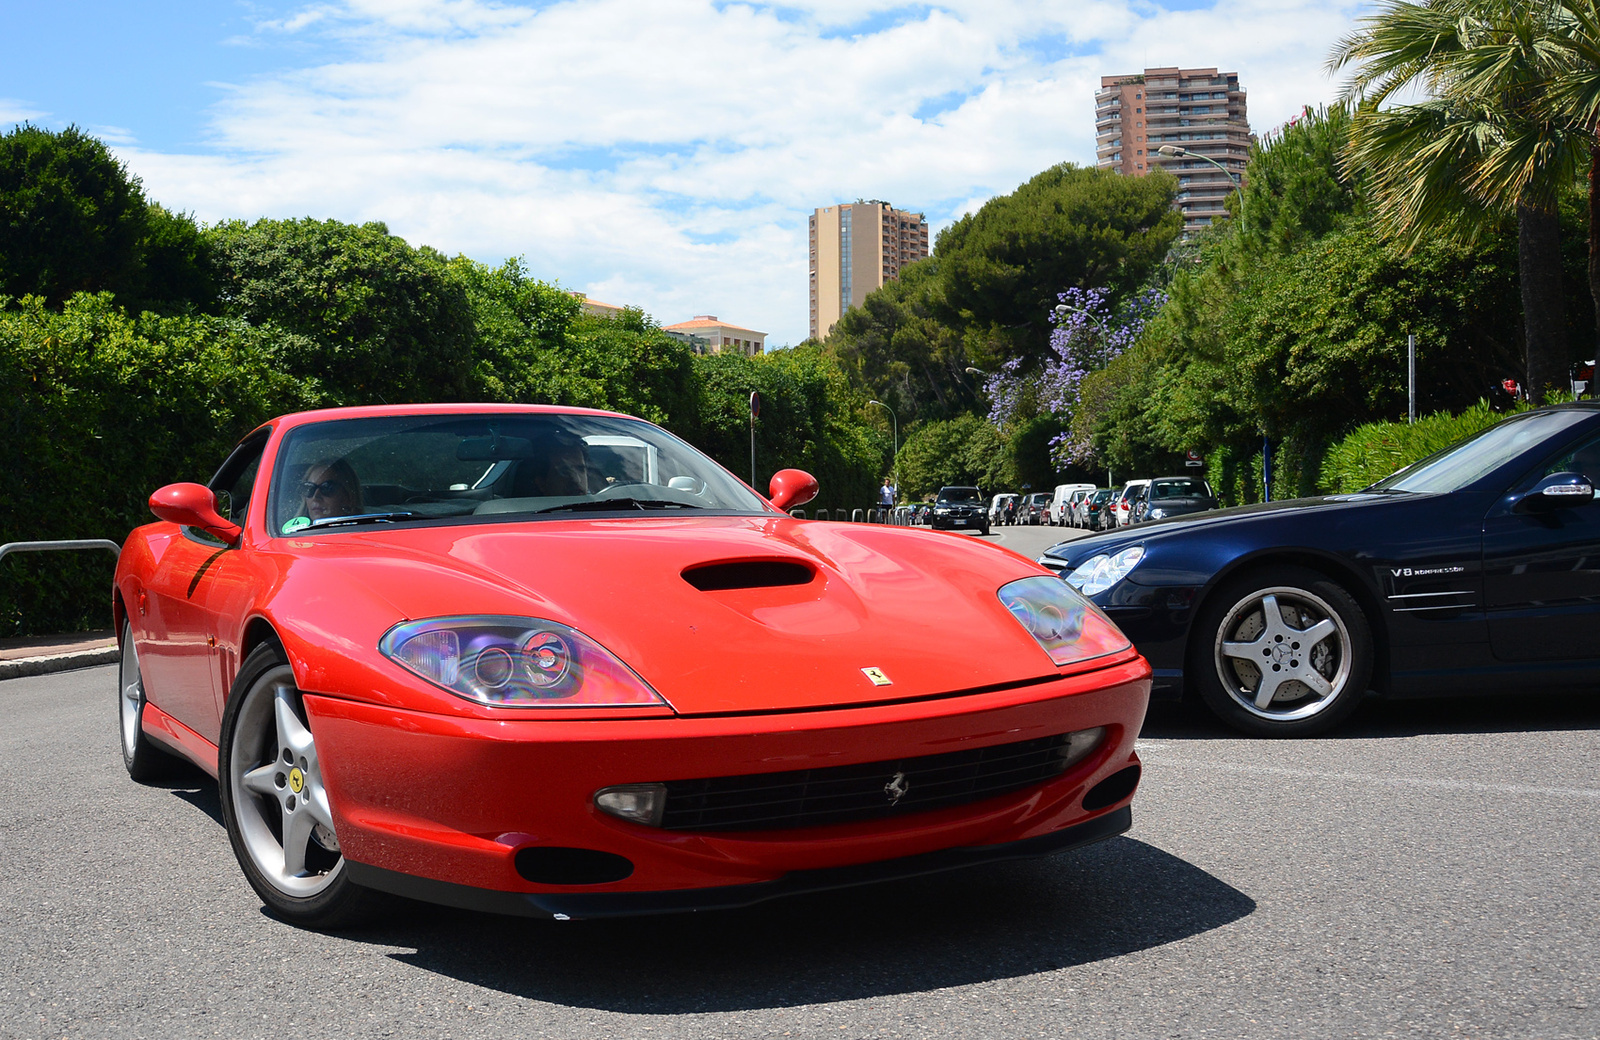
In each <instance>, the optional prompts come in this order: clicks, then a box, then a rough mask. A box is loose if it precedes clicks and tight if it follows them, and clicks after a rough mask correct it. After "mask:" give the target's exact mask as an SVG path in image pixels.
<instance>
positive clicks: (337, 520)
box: [308, 512, 420, 527]
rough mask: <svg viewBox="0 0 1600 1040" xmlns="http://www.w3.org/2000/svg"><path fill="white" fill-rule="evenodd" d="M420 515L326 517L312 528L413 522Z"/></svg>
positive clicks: (404, 513) (363, 514)
mask: <svg viewBox="0 0 1600 1040" xmlns="http://www.w3.org/2000/svg"><path fill="white" fill-rule="evenodd" d="M418 515H420V514H417V513H410V512H395V513H357V514H356V515H354V516H325V517H323V518H322V519H321V520H313V521H311V523H310V524H309V525H308V526H310V527H341V526H344V525H346V524H349V525H352V526H354V525H356V524H392V523H394V522H395V521H397V520H411V519H413V518H415V517H417V516H418Z"/></svg>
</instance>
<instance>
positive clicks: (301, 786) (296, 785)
mask: <svg viewBox="0 0 1600 1040" xmlns="http://www.w3.org/2000/svg"><path fill="white" fill-rule="evenodd" d="M305 788H306V775H305V774H304V773H302V772H300V770H298V769H291V770H289V790H291V791H293V792H294V793H295V794H299V793H300V792H301V791H304V790H305Z"/></svg>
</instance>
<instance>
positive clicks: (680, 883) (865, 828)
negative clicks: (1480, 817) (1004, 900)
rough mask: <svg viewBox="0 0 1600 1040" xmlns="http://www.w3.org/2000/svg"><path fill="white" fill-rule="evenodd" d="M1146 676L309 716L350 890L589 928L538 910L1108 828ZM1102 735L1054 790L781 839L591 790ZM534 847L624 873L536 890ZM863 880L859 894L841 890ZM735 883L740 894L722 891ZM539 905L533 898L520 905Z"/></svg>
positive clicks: (349, 710) (794, 883)
mask: <svg viewBox="0 0 1600 1040" xmlns="http://www.w3.org/2000/svg"><path fill="white" fill-rule="evenodd" d="M1149 674H1150V673H1149V667H1148V665H1147V664H1146V663H1145V662H1144V660H1143V659H1141V658H1138V657H1132V658H1130V659H1127V660H1124V661H1122V662H1121V663H1118V664H1114V665H1111V666H1108V667H1104V668H1100V669H1097V670H1094V671H1090V672H1086V673H1082V674H1077V675H1069V676H1064V677H1061V678H1058V679H1053V680H1048V681H1046V682H1043V683H1039V684H1036V685H1029V686H1024V687H1020V688H1013V689H1007V690H1001V691H995V692H989V693H980V694H971V695H964V696H952V697H946V698H935V699H929V700H921V701H915V702H909V703H898V704H886V705H878V706H872V707H860V708H850V709H839V710H822V711H813V712H795V713H784V714H771V715H749V716H709V717H679V718H663V719H618V720H570V721H565V720H559V719H556V720H544V719H537V720H536V719H529V718H527V717H526V716H520V715H519V716H512V715H511V713H509V712H508V713H507V714H508V717H507V718H506V719H504V720H499V719H491V720H483V719H473V718H463V717H454V716H442V715H433V714H426V713H421V712H409V711H403V710H399V709H395V708H392V707H382V706H378V705H373V704H369V703H365V702H357V701H351V700H345V699H341V698H338V697H332V696H327V695H322V694H313V693H307V694H306V696H305V705H306V710H307V712H308V714H309V715H310V720H311V725H312V729H313V731H314V732H315V733H316V737H317V747H318V753H319V757H320V758H321V760H322V768H323V774H324V780H325V782H326V784H327V787H328V793H329V800H330V803H331V805H332V808H333V812H334V825H335V830H336V832H337V833H338V835H339V840H340V844H341V846H342V848H343V851H344V855H345V858H346V861H347V864H348V867H349V869H350V870H351V876H352V877H353V878H355V879H357V880H358V881H361V882H362V883H364V884H369V885H371V886H372V887H377V888H389V889H395V888H397V887H399V888H405V887H406V886H410V888H411V889H412V890H418V891H416V892H415V894H418V895H419V896H421V897H422V898H434V899H437V901H440V902H446V903H455V904H457V905H460V903H461V899H462V898H463V897H461V896H460V895H459V893H458V894H457V896H454V897H451V898H446V896H447V895H449V893H450V892H451V891H452V887H454V888H465V889H469V890H472V889H477V890H484V891H487V892H488V893H491V894H492V897H491V896H482V897H473V898H476V899H480V901H481V900H482V899H489V900H490V901H492V902H497V903H500V904H504V905H506V906H512V905H515V906H524V905H525V907H531V908H532V909H526V908H525V909H523V910H520V911H517V912H522V913H545V912H549V913H568V914H569V916H580V914H575V913H572V910H573V909H574V908H579V907H584V908H587V907H589V905H590V902H593V900H591V901H590V902H585V901H584V900H578V901H576V902H571V901H568V902H562V901H560V900H556V901H554V902H552V901H551V900H549V899H544V898H543V897H545V896H552V897H553V896H556V895H561V896H563V897H567V896H576V895H584V896H598V895H601V894H604V895H606V896H607V897H611V896H616V895H622V894H630V895H629V898H628V899H620V900H610V901H609V902H608V900H606V899H602V900H599V902H598V903H596V904H595V905H600V904H605V905H610V906H616V907H629V906H638V907H642V908H643V909H637V910H632V909H621V910H606V911H601V910H595V909H583V910H582V912H581V915H582V916H592V915H594V914H596V913H601V912H606V913H635V912H651V908H658V909H674V908H678V909H690V908H694V907H699V906H721V905H743V903H744V902H754V901H759V900H760V899H767V898H771V897H772V896H773V895H779V894H785V893H786V892H788V891H791V890H793V891H809V890H814V889H816V888H818V887H837V886H838V885H839V884H856V883H861V882H862V881H867V880H872V879H873V877H874V876H876V875H874V874H873V872H872V870H869V869H867V868H868V867H869V865H872V864H885V863H887V862H889V861H904V860H908V859H914V858H916V857H923V856H928V855H930V854H934V853H950V855H948V856H945V857H944V859H941V860H938V862H947V861H948V863H949V865H950V866H959V865H961V864H962V863H963V862H967V861H973V862H978V861H981V860H982V859H983V858H985V855H986V854H984V855H980V854H979V853H978V852H973V851H967V852H960V853H952V852H951V850H963V849H965V850H972V849H982V848H983V847H995V846H1005V845H1010V844H1012V843H1015V842H1026V841H1029V840H1031V839H1043V838H1046V837H1049V836H1051V835H1054V834H1056V833H1057V832H1061V831H1064V830H1066V829H1068V828H1075V827H1077V826H1079V825H1081V824H1086V823H1088V822H1089V821H1090V820H1091V819H1097V818H1099V817H1103V816H1106V815H1107V814H1108V813H1111V812H1115V811H1116V810H1118V809H1120V808H1123V807H1125V806H1126V804H1127V802H1128V799H1129V798H1130V797H1131V795H1132V790H1131V788H1130V789H1129V791H1128V792H1127V794H1126V796H1124V797H1121V798H1119V799H1117V800H1116V801H1115V802H1114V803H1111V804H1105V805H1098V804H1096V805H1094V807H1093V808H1090V809H1085V808H1084V805H1083V802H1084V798H1085V795H1086V794H1088V792H1090V790H1091V789H1093V788H1095V787H1096V786H1097V785H1099V784H1101V783H1102V782H1103V781H1106V780H1108V779H1109V778H1111V777H1112V776H1113V775H1114V774H1117V773H1119V772H1120V771H1122V770H1124V769H1127V768H1128V767H1130V766H1135V767H1136V766H1137V763H1138V759H1137V757H1136V756H1135V755H1134V752H1133V742H1134V738H1135V737H1136V736H1137V734H1138V732H1139V728H1140V725H1141V724H1142V722H1143V719H1144V712H1145V708H1146V705H1147V703H1148V699H1149V689H1150V680H1149ZM1095 726H1104V727H1106V730H1107V732H1106V736H1105V738H1104V739H1103V741H1102V743H1101V744H1100V746H1099V747H1097V748H1096V749H1095V751H1093V752H1092V753H1091V754H1090V755H1089V756H1088V758H1086V759H1085V760H1084V761H1083V762H1080V763H1078V764H1076V765H1075V766H1073V767H1072V768H1071V769H1069V770H1068V771H1067V772H1065V773H1063V774H1061V775H1060V776H1059V777H1056V778H1054V779H1052V780H1049V781H1046V782H1044V783H1041V784H1039V785H1036V786H1033V787H1029V788H1025V789H1023V790H1021V791H1016V792H1012V793H1008V794H1002V795H998V796H995V797H991V798H988V799H985V800H983V801H979V802H975V803H971V804H968V805H963V806H956V807H951V808H945V809H935V810H928V811H923V812H914V813H913V812H907V813H905V814H903V815H897V816H893V817H889V818H884V819H878V820H871V821H860V822H854V823H845V824H838V825H833V826H825V827H811V828H804V829H796V830H783V831H756V832H714V833H700V832H692V831H667V830H663V829H661V828H656V827H649V826H645V825H643V824H635V823H630V822H626V821H624V820H621V819H617V818H615V817H612V816H609V815H607V814H605V813H602V812H600V811H599V810H597V809H596V808H595V807H594V805H593V801H592V800H593V796H594V792H595V791H597V790H599V789H601V788H604V787H610V786H614V785H618V784H631V783H658V782H666V781H672V780H680V779H693V778H697V777H711V776H731V775H743V774H748V773H764V772H784V771H790V770H797V769H811V768H826V767H831V766H841V765H849V764H853V763H863V762H881V761H884V760H887V759H896V758H913V757H920V756H924V755H932V754H939V753H944V752H949V751H953V750H965V749H968V748H981V747H986V746H991V745H999V744H1008V743H1012V742H1015V741H1020V740H1029V739H1034V738H1040V737H1046V736H1050V735H1053V734H1057V733H1063V732H1069V731H1074V730H1080V729H1089V728H1092V727H1095ZM1102 790H1104V788H1102ZM1124 829H1125V825H1124ZM1085 833H1087V832H1085ZM1102 836H1109V835H1102ZM1046 844H1047V843H1046ZM541 847H549V848H558V849H578V850H593V851H595V852H598V853H603V854H605V855H609V856H616V857H623V858H625V859H626V860H627V861H628V862H629V863H630V864H631V866H632V870H631V873H629V874H628V876H626V877H625V878H622V879H620V880H616V881H610V882H606V883H601V884H587V885H549V884H538V883H534V882H531V881H529V880H527V879H525V878H524V877H523V876H522V874H521V873H519V872H518V870H517V866H516V860H517V853H518V852H519V851H521V850H525V849H530V848H541ZM1046 851H1048V850H1046ZM1015 854H1018V855H1021V854H1032V853H1021V852H1018V853H1015ZM974 857H976V858H974ZM1002 858H1004V857H1003V856H1002ZM919 862H923V861H919ZM926 862H928V863H931V862H935V861H926ZM857 868H859V870H858V869H857ZM902 868H904V869H908V870H910V871H911V872H912V873H921V872H925V869H946V867H944V866H934V867H924V866H913V867H905V865H904V864H902V867H893V868H890V867H884V868H883V869H885V870H888V871H889V873H887V874H885V875H884V876H903V873H896V871H901V870H902ZM830 871H844V872H845V873H843V874H829V873H827V872H830ZM852 871H855V873H851V872H852ZM817 872H823V873H817ZM391 875H398V876H399V877H400V878H401V879H405V878H410V879H420V880H414V881H403V882H402V881H398V880H396V878H395V877H392V876H391ZM857 876H859V877H860V878H861V881H853V880H850V881H841V880H839V879H840V878H844V877H857ZM789 878H793V880H786V879H789ZM428 882H439V883H442V884H443V886H444V888H439V889H438V890H437V891H436V892H435V894H434V895H431V896H430V895H426V894H423V893H422V892H421V891H420V889H429V890H433V889H435V888H437V886H432V885H429V884H427V883H428ZM748 886H759V887H757V888H749V887H748ZM730 887H731V888H738V889H740V892H738V893H734V894H733V895H727V894H722V895H719V894H717V893H715V892H712V891H710V890H722V889H728V888H730ZM694 892H699V893H701V895H703V896H705V899H707V900H709V902H704V901H702V900H700V897H699V896H695V895H693V893H694ZM757 893H770V894H757ZM507 896H509V897H511V898H506V897H507ZM532 896H539V897H540V899H535V900H532V901H530V900H529V899H528V898H524V897H532ZM752 897H753V898H752ZM729 898H735V899H736V900H738V901H737V902H733V903H728V902H726V899H729ZM680 903H681V904H682V905H681V906H680V905H679V904H680ZM563 906H565V907H567V908H568V909H565V910H563V909H558V908H559V907H563Z"/></svg>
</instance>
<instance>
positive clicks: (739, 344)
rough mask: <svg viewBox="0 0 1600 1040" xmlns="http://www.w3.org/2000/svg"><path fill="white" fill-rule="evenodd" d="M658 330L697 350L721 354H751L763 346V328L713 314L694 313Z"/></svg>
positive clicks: (764, 338)
mask: <svg viewBox="0 0 1600 1040" xmlns="http://www.w3.org/2000/svg"><path fill="white" fill-rule="evenodd" d="M661 331H662V332H665V333H667V334H668V335H671V336H676V337H677V338H679V339H681V340H684V341H685V342H687V343H688V344H689V345H690V346H692V347H694V348H695V351H696V352H697V353H706V354H721V353H722V352H723V351H725V350H731V351H737V352H738V353H740V354H746V355H749V356H751V357H754V356H755V355H756V354H759V353H761V352H762V351H764V350H766V349H767V334H766V333H765V332H757V331H756V330H754V329H746V328H742V327H740V326H738V325H730V324H728V323H727V322H725V321H718V320H717V316H716V315H715V314H696V315H695V316H694V318H693V319H692V320H690V321H680V322H678V324H676V325H663V326H662V327H661Z"/></svg>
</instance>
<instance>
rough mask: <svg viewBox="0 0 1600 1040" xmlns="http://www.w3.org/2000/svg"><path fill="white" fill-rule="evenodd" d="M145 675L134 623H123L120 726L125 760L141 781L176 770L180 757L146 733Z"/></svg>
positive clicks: (118, 672) (118, 675)
mask: <svg viewBox="0 0 1600 1040" xmlns="http://www.w3.org/2000/svg"><path fill="white" fill-rule="evenodd" d="M144 705H145V697H144V677H143V675H142V674H141V673H140V671H139V651H138V649H137V648H136V647H135V646H134V645H133V626H132V625H130V624H129V623H128V622H126V621H124V622H123V623H122V666H121V668H119V669H118V671H117V716H118V723H119V724H118V729H119V730H121V733H122V764H123V765H124V766H125V767H126V768H127V770H128V775H129V776H131V777H133V779H135V780H137V781H139V782H140V783H147V782H149V781H151V780H159V779H161V778H162V777H165V776H167V775H169V774H170V773H172V771H173V769H174V768H175V767H176V766H177V764H178V760H177V759H175V758H173V757H172V756H171V755H169V754H167V753H166V752H165V751H163V750H161V749H160V748H158V747H156V746H155V743H154V741H152V740H151V739H150V738H149V737H148V736H146V735H145V732H144V730H143V728H141V724H142V723H143V721H144Z"/></svg>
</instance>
